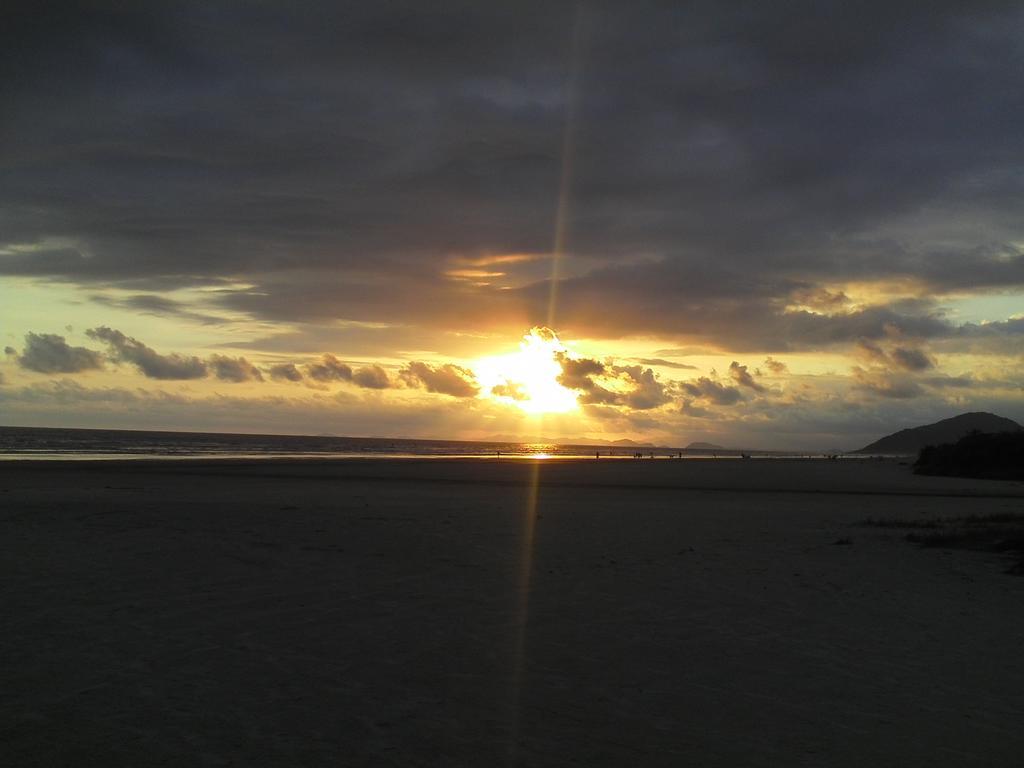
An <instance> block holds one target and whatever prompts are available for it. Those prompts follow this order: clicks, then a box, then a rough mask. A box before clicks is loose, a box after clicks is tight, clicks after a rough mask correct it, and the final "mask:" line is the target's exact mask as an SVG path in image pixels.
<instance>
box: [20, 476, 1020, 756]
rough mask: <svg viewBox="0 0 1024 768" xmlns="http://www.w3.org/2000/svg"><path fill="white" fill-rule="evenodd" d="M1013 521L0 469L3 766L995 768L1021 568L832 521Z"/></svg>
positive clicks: (767, 503)
mask: <svg viewBox="0 0 1024 768" xmlns="http://www.w3.org/2000/svg"><path fill="white" fill-rule="evenodd" d="M535 477H536V479H537V480H538V481H539V482H537V483H536V486H537V490H536V494H534V491H533V487H534V483H533V480H534V478H535ZM1007 511H1010V512H1024V485H1021V484H1019V483H1005V482H1002V483H1001V482H984V481H974V480H955V479H948V478H923V477H915V476H913V475H911V474H910V473H909V469H908V468H907V467H906V466H902V465H899V464H897V463H895V462H890V461H886V462H875V461H839V462H828V461H757V460H752V461H725V460H722V461H669V460H663V461H649V460H648V461H630V460H626V461H600V462H598V461H594V460H590V461H565V462H562V461H558V462H547V463H544V464H543V465H542V466H538V465H537V464H536V463H535V462H525V461H504V460H502V461H496V460H490V461H486V460H485V461H480V460H478V461H457V460H431V461H336V462H308V461H294V462H287V461H273V462H254V461H249V462H193V461H186V462H162V463H150V462H97V463H84V462H80V463H47V464H45V465H44V464H40V463H24V462H9V463H5V464H0V611H2V613H0V616H2V628H3V634H2V636H0V653H2V658H3V662H4V663H3V665H2V666H0V764H3V765H12V766H54V765H60V766H64V765H67V766H83V765H103V766H155V765H175V766H177V765H182V766H185V765H187V766H227V765H245V766H250V765H251V766H299V765H317V766H319V765H331V766H337V765H356V766H363V765H365V766H370V765H373V766H387V765H399V766H435V765H445V766H490V765H523V766H564V765H581V766H604V765H607V766H624V765H651V766H679V765H698V766H788V765H808V766H812V765H813V766H824V765H828V766H864V765H875V766H936V765H954V766H1018V765H1020V762H1021V755H1024V725H1022V724H1024V654H1022V653H1021V650H1022V648H1024V610H1021V607H1022V605H1024V578H1021V577H1017V576H1011V575H1007V574H1006V573H1005V570H1006V566H1007V562H1006V561H1005V560H1004V559H1003V558H1002V557H1001V556H999V555H995V554H987V553H978V552H969V551H959V550H958V551H948V552H947V551H942V550H937V549H921V548H918V547H916V546H914V545H912V544H909V543H907V542H906V541H904V540H903V533H904V532H902V531H897V530H883V529H869V528H862V527H857V526H856V525H855V523H856V522H857V521H859V520H862V519H864V518H865V517H905V518H907V519H922V518H925V517H932V516H952V515H961V514H971V513H976V514H988V513H992V512H1007ZM843 539H849V540H850V541H851V543H849V544H836V543H835V542H837V541H840V540H843Z"/></svg>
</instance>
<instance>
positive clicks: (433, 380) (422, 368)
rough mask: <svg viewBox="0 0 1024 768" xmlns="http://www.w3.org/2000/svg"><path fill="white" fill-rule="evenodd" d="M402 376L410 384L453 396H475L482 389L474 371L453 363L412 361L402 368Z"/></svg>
mask: <svg viewBox="0 0 1024 768" xmlns="http://www.w3.org/2000/svg"><path fill="white" fill-rule="evenodd" d="M401 377H402V380H403V381H405V382H406V383H407V384H409V385H410V386H413V387H423V388H424V389H426V390H427V391H428V392H437V393H439V394H443V395H451V396H452V397H475V396H476V395H477V393H478V392H479V391H480V386H479V385H478V384H477V382H476V377H475V376H474V375H473V372H472V371H471V370H469V369H468V368H463V367H462V366H459V365H453V364H452V363H445V364H444V365H438V366H431V365H428V364H427V363H420V362H412V363H409V364H408V365H407V366H406V367H405V368H404V369H402V373H401Z"/></svg>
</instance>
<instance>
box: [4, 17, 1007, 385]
mask: <svg viewBox="0 0 1024 768" xmlns="http://www.w3.org/2000/svg"><path fill="white" fill-rule="evenodd" d="M599 6H600V7H595V8H593V9H592V12H591V13H590V14H588V25H587V39H586V40H585V41H584V43H585V44H584V45H583V48H582V49H581V50H582V53H581V55H582V56H583V65H584V69H585V71H586V73H587V76H586V78H584V81H583V82H582V84H581V89H580V91H579V93H578V94H577V95H578V97H579V98H578V104H577V107H578V110H579V112H578V121H577V124H578V125H580V126H586V130H585V131H580V132H579V135H578V136H575V147H576V155H575V157H574V164H573V168H574V175H573V185H572V188H571V190H570V193H571V196H572V198H571V202H572V206H571V211H572V215H571V216H569V218H568V219H567V220H566V232H567V242H568V243H569V244H570V247H571V256H572V264H573V269H572V270H571V271H569V272H566V277H565V279H563V280H561V281H560V285H559V286H558V288H559V290H558V296H559V301H558V304H557V311H558V317H559V322H560V325H561V326H562V327H564V328H565V329H567V330H571V331H573V332H575V333H576V334H577V335H582V333H584V332H586V333H589V336H588V337H589V338H597V335H596V334H598V333H602V334H607V335H614V336H622V335H629V334H639V333H649V334H650V333H658V334H662V335H664V336H665V337H673V338H678V339H679V340H680V341H683V340H685V341H686V342H687V343H690V342H694V343H696V342H700V343H706V344H715V345H718V346H724V347H727V348H729V349H730V350H731V351H733V352H737V353H738V352H739V351H741V350H756V351H758V352H759V353H760V352H766V351H783V350H791V349H793V350H795V349H815V348H820V347H823V346H830V345H835V344H845V343H850V342H852V341H854V340H855V339H857V338H860V337H865V338H874V339H880V338H884V335H883V334H884V328H885V326H886V325H887V324H892V323H895V324H897V325H899V326H900V327H903V328H905V329H908V330H912V331H915V335H914V338H939V337H946V336H949V335H955V334H956V332H957V326H956V324H955V323H953V322H952V321H950V320H949V319H948V318H944V317H941V316H939V315H937V314H935V313H932V312H929V311H927V310H924V309H923V308H921V307H918V308H916V309H913V310H911V309H909V308H907V307H901V306H900V304H899V299H901V298H907V297H910V296H913V295H927V294H929V293H930V292H931V293H935V292H940V293H941V292H943V291H945V292H949V293H959V294H963V293H965V292H972V291H973V292H977V291H985V290H989V289H993V288H998V287H1003V286H1005V287H1010V288H1014V287H1016V288H1018V289H1019V288H1020V287H1021V286H1024V254H1022V253H1021V249H1020V248H1019V247H1017V246H1015V245H1014V243H1019V242H1021V240H1022V239H1024V224H1022V223H1021V221H1020V218H1019V217H1018V216H1016V215H1015V213H1016V209H1015V202H1014V201H1016V200H1017V199H1018V198H1019V196H1020V195H1021V194H1022V192H1024V181H1022V180H1021V178H1020V175H1019V174H1015V173H1013V172H1012V169H1009V168H1008V167H1007V165H1006V163H1005V158H1007V157H1016V156H1019V155H1020V153H1021V151H1022V150H1024V137H1022V136H1021V132H1020V131H1019V130H1017V126H1018V125H1019V119H1018V115H1017V114H1016V111H1015V109H1016V107H1015V104H1014V102H1013V100H1012V99H1006V98H1005V94H1006V93H1008V92H1012V89H1013V88H1014V86H1015V81H1014V79H1013V73H1014V72H1015V69H1014V64H1015V62H1016V57H1017V55H1018V54H1017V48H1018V45H1017V40H1016V36H1015V32H1014V30H1016V29H1018V28H1019V23H1020V20H1021V14H1022V12H1021V10H1020V8H1019V7H1017V6H1015V5H1014V4H999V3H991V4H984V5H983V6H982V7H978V6H977V5H976V4H972V5H971V6H970V7H968V6H966V5H963V4H961V5H957V4H951V3H949V4H940V5H939V6H935V5H934V4H932V5H927V6H926V5H923V4H921V5H917V6H915V5H913V4H904V3H900V4H896V5H895V6H892V7H889V6H886V7H885V8H876V9H874V12H872V13H859V14H857V13H854V11H852V10H848V9H847V10H844V9H839V10H837V11H836V13H834V14H833V13H829V14H819V15H814V14H810V15H807V14H805V16H806V18H802V20H801V23H800V24H793V23H791V21H792V20H791V18H790V17H791V15H792V14H787V13H782V12H780V11H779V10H778V9H777V8H774V7H772V6H771V4H761V5H757V6H756V7H751V8H748V9H746V10H745V11H744V12H743V13H738V12H736V10H735V9H734V8H731V7H729V6H728V5H727V4H713V3H702V4H691V5H688V6H686V8H685V9H682V10H680V9H676V8H669V7H667V6H666V7H657V6H651V7H648V8H645V11H644V12H643V13H635V12H631V11H630V10H628V9H627V8H625V7H624V6H623V7H618V6H616V5H615V4H599ZM7 21H8V23H6V24H5V25H4V29H3V30H2V31H0V35H2V36H3V37H2V39H0V42H2V43H4V44H3V45H2V46H0V50H6V51H22V52H25V51H27V52H30V53H31V55H30V56H22V57H21V58H20V59H19V58H17V57H9V60H8V64H9V66H10V67H13V69H12V70H11V72H10V73H9V74H10V76H9V77H7V78H5V82H8V83H10V85H9V87H8V88H7V90H6V91H5V100H4V106H5V133H4V141H5V149H6V150H7V151H8V152H9V153H10V155H11V156H13V157H18V158H19V162H18V164H17V167H15V168H11V169H10V173H9V174H8V175H7V176H6V177H5V184H4V187H3V190H2V191H0V207H2V208H3V210H4V211H5V218H4V227H3V232H4V234H3V238H2V241H0V273H3V274H7V275H27V276H39V277H46V278H48V279H52V280H61V281H66V282H69V283H72V284H74V285H80V286H88V287H89V290H90V292H91V293H93V294H95V295H97V296H102V295H103V294H102V291H103V290H105V289H107V288H109V287H110V286H117V287H118V288H120V289H122V290H125V291H132V292H133V293H131V295H129V296H127V297H125V298H117V297H115V298H110V297H107V298H105V299H103V301H106V302H107V303H108V305H110V304H111V303H113V305H116V306H119V307H120V308H123V309H131V310H135V311H141V312H147V313H156V314H162V315H165V316H169V317H182V318H191V319H193V320H196V321H198V322H208V321H209V322H212V321H214V320H215V314H216V313H215V311H214V310H212V309H211V307H214V308H216V307H220V308H229V309H233V310H236V311H242V312H245V313H248V314H251V315H252V316H253V317H255V318H257V319H260V320H266V321H280V320H294V321H302V322H308V321H313V320H316V321H324V322H329V321H334V320H339V319H341V320H350V321H351V320H354V321H360V322H366V323H375V324H376V323H391V324H399V325H403V324H404V325H406V326H415V327H417V328H420V329H429V330H431V331H436V332H442V333H443V332H444V331H445V330H451V329H465V328H474V329H495V328H499V327H500V328H503V329H504V330H505V331H506V332H508V331H509V329H510V327H511V326H512V324H513V323H515V324H518V325H519V327H528V325H529V324H531V323H533V322H538V321H541V320H542V319H544V318H546V317H547V315H548V298H549V297H550V295H551V291H550V287H551V286H550V285H549V284H548V280H547V278H546V277H545V275H544V273H545V268H546V267H549V266H550V265H549V264H548V263H547V257H548V254H549V252H550V242H549V241H550V232H551V231H552V228H553V218H554V216H555V215H556V213H555V212H556V211H557V200H556V190H557V189H558V178H559V175H560V173H561V160H562V153H561V145H560V141H561V140H560V136H561V135H562V134H561V126H562V123H563V121H564V116H565V109H566V102H565V98H566V92H567V89H566V88H565V82H564V77H565V67H564V56H565V53H564V52H565V47H566V42H567V36H568V32H567V30H569V29H571V28H572V23H571V21H572V11H571V8H570V6H561V5H559V6H557V7H550V6H541V5H528V6H527V7H526V8H525V10H524V11H523V13H521V14H516V15H514V17H510V16H509V15H508V14H507V13H504V12H503V11H501V10H500V9H493V8H491V7H490V6H487V7H485V6H483V5H481V6H480V7H477V8H474V10H473V11H472V12H471V13H467V12H465V10H464V9H459V8H458V7H456V6H451V7H448V6H444V5H442V6H438V7H431V9H430V11H429V13H428V12H427V11H426V10H424V9H410V8H403V9H401V10H400V11H399V10H396V9H394V8H393V7H392V6H388V5H373V6H372V7H370V6H369V5H368V6H366V7H364V8H360V9H359V10H358V11H357V12H353V11H352V10H351V9H349V8H345V9H344V10H343V9H341V8H339V7H334V6H332V5H330V4H326V3H325V4H311V5H309V6H308V7H304V8H303V10H302V11H301V12H298V11H294V10H290V9H286V8H283V7H282V8H274V9H272V10H268V11H266V12H259V13H256V12H252V11H251V9H249V8H247V7H246V6H237V7H229V8H227V9H225V11H224V12H223V13H222V14H217V15H215V16H212V17H211V16H210V15H209V14H208V12H207V11H206V10H205V9H204V8H203V7H202V4H185V5H183V6H182V7H181V8H180V9H178V11H177V12H175V13H173V14H172V13H168V12H166V11H161V10H159V9H154V8H152V7H151V6H150V5H149V4H147V5H146V6H145V7H144V8H142V7H140V8H136V7H134V6H125V7H119V8H115V9H109V8H105V9H103V10H99V9H97V8H94V7H92V6H90V5H89V4H86V5H80V6H78V7H76V8H73V9H70V10H68V11H67V12H66V13H65V14H62V17H61V24H60V25H59V28H58V27H52V26H51V27H47V26H46V25H40V24H38V23H37V22H35V21H33V20H32V18H31V16H30V14H18V13H16V14H14V15H13V17H12V18H11V19H10V20H7ZM424 29H429V30H431V33H430V34H429V35H424V34H422V30H424ZM681 29H685V30H686V33H685V45H681V44H680V39H681V38H680V36H679V35H680V32H679V30H681ZM328 30H329V31H330V32H329V33H328ZM212 39H216V40H217V41H218V45H215V46H213V45H210V40H212ZM411 39H415V40H416V41H417V42H416V44H415V45H410V43H409V40H411ZM823 41H825V42H823ZM267 50H273V51H274V52H275V55H274V56H273V57H267V56H266V55H265V52H266V51H267ZM937 51H938V52H941V55H937V54H936V52H937ZM612 52H614V55H612ZM808 52H811V53H808ZM119 56H127V57H129V58H130V59H131V61H132V66H131V67H125V66H118V65H117V62H118V61H120V59H119V58H118V57H119ZM28 62H43V64H42V65H40V66H30V65H29V64H28ZM963 62H968V64H963ZM708 72H711V73H714V75H713V76H710V77H708V76H705V75H703V74H702V73H708ZM239 73H244V81H245V82H246V83H247V87H246V88H244V89H239V88H237V87H236V85H237V82H238V78H239ZM281 83H289V84H290V87H288V88H283V87H281ZM43 92H45V93H47V94H49V98H48V99H47V100H46V101H45V102H42V101H40V100H39V99H38V93H43ZM224 93H229V94H230V95H231V97H230V98H223V94H224ZM425 93H427V94H430V98H424V96H423V94H425ZM765 93H770V94H771V98H767V99H766V98H759V96H760V95H763V94H765ZM218 94H219V96H218ZM825 103H827V104H828V105H829V109H828V110H827V115H825V116H823V113H822V109H821V105H822V104H825ZM54 105H61V106H60V109H58V108H57V107H56V106H54ZM353 105H358V108H353ZM256 110H259V111H260V114H261V115H262V118H261V120H260V122H259V125H258V126H256V127H254V125H253V123H252V120H251V115H252V114H253V113H254V111H256ZM67 114H74V115H76V120H71V121H69V120H67V119H66V115H67ZM924 116H927V119H924ZM338 126H344V128H345V129H344V131H343V132H342V133H339V130H338ZM424 126H429V127H430V130H424ZM83 136H84V137H88V140H87V141H86V140H84V139H83V138H82V137H83ZM267 158H272V159H273V160H272V161H270V160H268V159H267ZM338 179H346V180H347V183H346V184H344V185H339V184H338V183H337V180H338ZM353 189H358V190H359V194H353V193H352V190H353ZM451 210H459V211H461V212H462V215H461V216H460V220H459V221H458V222H457V223H456V222H453V221H452V220H451V218H450V217H449V216H448V215H447V213H448V212H450V211H451ZM680 212H684V213H682V214H681V213H680ZM737 221H740V222H742V223H743V224H742V226H737V224H736V222H737ZM140 253H144V254H145V258H140V257H139V254H140ZM453 265H461V266H463V267H466V268H469V269H472V268H478V269H484V270H487V271H491V272H494V273H495V274H496V275H497V273H499V272H500V273H503V274H502V275H501V276H500V277H495V280H502V281H505V282H504V284H502V285H501V286H497V285H491V286H487V285H473V284H471V283H469V282H466V281H453V280H450V279H447V278H446V277H445V276H444V272H445V271H447V270H449V269H450V268H452V266H453ZM498 265H500V268H498ZM492 266H493V267H495V268H494V269H488V268H489V267H492ZM911 279H913V282H914V285H913V286H910V287H907V286H908V285H909V282H910V280H911ZM480 282H485V281H480ZM883 282H888V283H889V284H891V285H892V286H895V287H896V288H898V287H899V286H901V285H902V286H904V287H903V288H901V289H899V290H896V288H894V292H890V293H886V294H885V295H880V296H877V297H871V301H870V302H868V304H865V303H864V302H863V301H862V300H861V298H860V297H858V296H856V295H855V291H854V287H851V286H856V285H858V284H859V285H864V284H879V283H883ZM243 283H244V285H243ZM847 284H850V285H847ZM181 286H202V287H207V288H215V289H216V290H213V291H209V292H208V293H206V294H204V296H203V297H202V298H195V297H194V298H192V299H189V300H187V301H181V302H173V301H171V300H170V299H168V298H167V297H164V296H161V295H159V291H161V290H166V289H168V288H169V287H181ZM207 313H209V314H207ZM338 348H339V349H340V348H341V347H338ZM346 353H347V354H351V352H349V351H348V350H346ZM641 364H643V365H651V364H653V363H643V362H641Z"/></svg>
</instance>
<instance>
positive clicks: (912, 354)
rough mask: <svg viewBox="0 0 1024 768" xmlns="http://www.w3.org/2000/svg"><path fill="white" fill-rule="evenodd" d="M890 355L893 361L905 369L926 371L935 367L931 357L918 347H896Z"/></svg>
mask: <svg viewBox="0 0 1024 768" xmlns="http://www.w3.org/2000/svg"><path fill="white" fill-rule="evenodd" d="M891 356H892V360H893V362H894V363H895V364H896V365H897V366H899V367H900V368H902V369H903V370H905V371H926V370H928V369H929V368H934V367H935V363H934V362H933V361H932V359H931V358H930V357H928V355H926V354H925V353H924V352H923V351H921V350H920V349H911V348H908V347H896V348H895V349H893V351H892V353H891Z"/></svg>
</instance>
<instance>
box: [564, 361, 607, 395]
mask: <svg viewBox="0 0 1024 768" xmlns="http://www.w3.org/2000/svg"><path fill="white" fill-rule="evenodd" d="M555 359H556V360H557V361H558V364H559V365H560V366H561V367H562V372H561V373H560V374H559V375H558V383H559V384H561V385H562V386H563V387H565V388H566V389H581V390H584V391H587V392H589V391H591V390H593V389H594V388H595V387H597V385H596V384H595V383H594V380H593V378H592V377H593V376H602V375H603V374H604V372H605V368H604V363H601V362H600V361H598V360H592V359H590V358H586V357H579V358H575V357H570V356H569V355H568V354H566V353H565V352H556V353H555Z"/></svg>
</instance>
